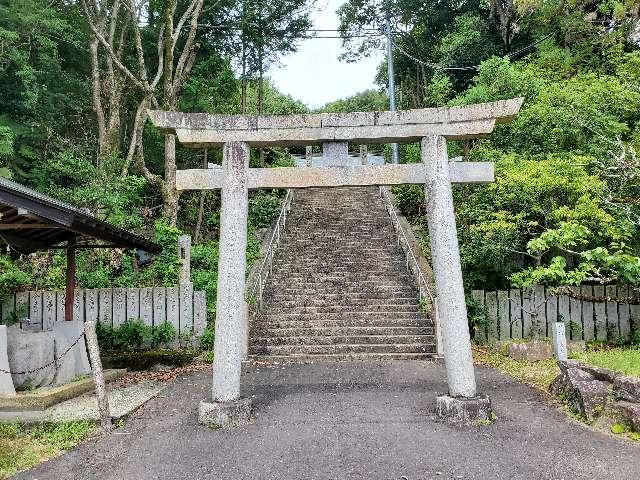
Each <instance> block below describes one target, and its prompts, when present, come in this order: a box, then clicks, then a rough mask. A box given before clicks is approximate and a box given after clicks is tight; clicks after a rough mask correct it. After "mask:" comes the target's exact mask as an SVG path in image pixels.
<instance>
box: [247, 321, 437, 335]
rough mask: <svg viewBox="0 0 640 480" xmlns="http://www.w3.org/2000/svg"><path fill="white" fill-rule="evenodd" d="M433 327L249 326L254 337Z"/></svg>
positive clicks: (428, 331) (417, 331)
mask: <svg viewBox="0 0 640 480" xmlns="http://www.w3.org/2000/svg"><path fill="white" fill-rule="evenodd" d="M433 334H434V333H433V327H431V326H426V327H396V326H393V327H388V326H382V327H376V326H370V325H362V326H347V327H335V326H334V327H313V326H306V327H303V328H265V326H264V325H263V324H261V323H260V322H257V323H255V324H254V325H252V326H251V335H252V336H254V335H255V336H256V337H301V336H305V335H306V336H334V335H335V336H342V337H344V336H358V335H433Z"/></svg>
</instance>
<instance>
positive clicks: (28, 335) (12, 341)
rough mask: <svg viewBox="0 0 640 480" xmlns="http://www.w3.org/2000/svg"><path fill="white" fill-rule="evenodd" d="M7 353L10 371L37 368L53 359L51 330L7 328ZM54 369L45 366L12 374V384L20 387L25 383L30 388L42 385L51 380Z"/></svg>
mask: <svg viewBox="0 0 640 480" xmlns="http://www.w3.org/2000/svg"><path fill="white" fill-rule="evenodd" d="M7 354H8V357H9V366H10V367H11V371H12V372H27V371H31V370H35V369H38V368H40V367H42V366H43V365H46V364H48V363H50V362H53V360H54V335H53V332H31V331H24V330H21V329H20V328H19V327H17V326H13V327H9V328H8V329H7ZM55 373H56V369H55V365H53V364H51V366H48V367H47V368H42V369H39V370H37V371H34V372H31V373H25V374H12V375H11V376H12V378H13V384H14V385H15V387H16V389H20V388H21V387H23V386H26V384H28V385H29V387H31V388H37V387H44V386H47V385H50V384H51V382H53V378H54V376H55Z"/></svg>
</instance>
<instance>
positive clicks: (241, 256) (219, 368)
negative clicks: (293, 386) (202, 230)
mask: <svg viewBox="0 0 640 480" xmlns="http://www.w3.org/2000/svg"><path fill="white" fill-rule="evenodd" d="M222 170H223V180H222V205H221V210H220V252H219V256H218V258H219V260H218V297H217V303H216V325H215V332H216V335H215V341H214V346H213V356H214V358H215V362H214V366H213V392H212V401H211V402H206V401H203V402H201V403H200V408H199V412H198V413H199V420H200V423H202V424H204V425H208V426H211V427H217V428H220V427H221V428H229V427H232V426H235V425H240V424H244V423H247V422H248V421H249V420H250V418H251V407H252V404H251V399H250V398H242V397H241V396H240V393H241V392H240V376H241V370H242V360H243V358H244V356H245V353H246V342H245V339H246V336H247V328H248V315H247V313H248V312H247V308H246V304H245V300H244V291H245V271H246V267H247V257H246V250H247V216H248V207H249V206H248V202H249V199H248V184H247V172H248V170H249V145H248V144H247V143H243V142H230V143H226V144H225V145H224V151H223V154H222Z"/></svg>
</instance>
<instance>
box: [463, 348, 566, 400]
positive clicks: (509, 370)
mask: <svg viewBox="0 0 640 480" xmlns="http://www.w3.org/2000/svg"><path fill="white" fill-rule="evenodd" d="M473 359H474V361H475V363H477V364H479V365H485V366H488V367H492V368H495V369H496V370H498V371H500V372H502V373H504V374H506V375H509V376H510V377H513V378H515V379H516V380H519V381H521V382H523V383H526V384H528V385H531V386H533V387H536V388H539V389H540V390H544V391H548V389H549V385H551V382H552V381H553V379H554V378H556V376H557V375H558V374H559V373H560V369H559V368H558V365H557V364H556V361H555V360H554V359H549V360H541V361H539V362H528V361H526V360H514V359H513V358H511V357H508V356H506V355H503V354H502V353H500V352H499V351H497V350H496V349H494V348H491V347H481V346H475V347H474V348H473Z"/></svg>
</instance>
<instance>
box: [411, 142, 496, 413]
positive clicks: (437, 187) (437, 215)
mask: <svg viewBox="0 0 640 480" xmlns="http://www.w3.org/2000/svg"><path fill="white" fill-rule="evenodd" d="M422 161H423V162H424V164H425V167H426V168H425V169H426V177H427V178H426V185H425V194H426V197H427V219H428V223H429V239H430V242H431V255H432V258H433V272H434V276H435V284H436V292H437V298H438V314H439V318H440V328H441V332H442V348H443V353H444V363H445V367H446V370H447V383H448V385H449V395H448V396H445V395H443V396H440V397H438V399H437V412H438V414H439V416H442V417H446V418H449V419H452V420H460V421H467V420H469V419H470V418H481V419H483V418H484V417H485V416H486V417H487V418H488V417H489V416H490V411H491V404H490V402H489V399H488V398H486V397H484V398H479V397H477V396H476V395H477V392H476V378H475V373H474V368H473V357H472V354H471V337H470V334H469V324H468V320H467V307H466V303H465V296H464V287H463V283H462V267H461V264H460V253H459V249H458V233H457V230H456V220H455V212H454V209H453V194H452V190H451V179H450V177H449V158H448V154H447V140H446V138H444V137H442V136H430V137H425V138H423V139H422ZM467 400H469V401H467ZM478 402H480V405H478ZM479 406H480V407H481V409H480V410H482V411H483V412H484V413H480V412H477V410H478V407H479ZM485 410H486V411H485ZM478 413H480V414H479V415H478Z"/></svg>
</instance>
